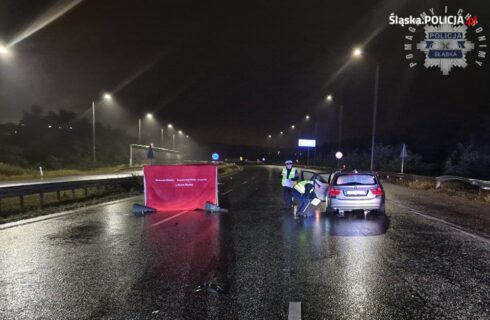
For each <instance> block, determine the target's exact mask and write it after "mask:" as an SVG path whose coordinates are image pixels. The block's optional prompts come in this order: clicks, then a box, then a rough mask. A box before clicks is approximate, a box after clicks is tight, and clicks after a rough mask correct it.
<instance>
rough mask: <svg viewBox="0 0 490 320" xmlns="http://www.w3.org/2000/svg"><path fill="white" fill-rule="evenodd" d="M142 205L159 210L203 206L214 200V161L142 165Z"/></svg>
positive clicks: (187, 208) (215, 172)
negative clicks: (196, 163)
mask: <svg viewBox="0 0 490 320" xmlns="http://www.w3.org/2000/svg"><path fill="white" fill-rule="evenodd" d="M143 174H144V179H145V205H146V206H148V207H151V208H155V209H157V210H159V211H169V210H194V209H203V208H204V205H205V203H206V201H209V202H211V203H213V204H217V192H218V170H217V167H216V166H215V165H168V166H145V167H144V168H143Z"/></svg>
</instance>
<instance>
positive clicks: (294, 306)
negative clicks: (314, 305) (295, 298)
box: [288, 302, 301, 320]
mask: <svg viewBox="0 0 490 320" xmlns="http://www.w3.org/2000/svg"><path fill="white" fill-rule="evenodd" d="M288 320H301V302H290V303H289V312H288Z"/></svg>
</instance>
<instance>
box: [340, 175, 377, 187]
mask: <svg viewBox="0 0 490 320" xmlns="http://www.w3.org/2000/svg"><path fill="white" fill-rule="evenodd" d="M373 184H376V178H375V177H374V176H372V175H370V174H348V175H347V174H346V175H341V176H338V177H337V181H336V183H335V185H337V186H349V185H373Z"/></svg>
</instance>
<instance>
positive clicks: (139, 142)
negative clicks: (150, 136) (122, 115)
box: [138, 118, 141, 144]
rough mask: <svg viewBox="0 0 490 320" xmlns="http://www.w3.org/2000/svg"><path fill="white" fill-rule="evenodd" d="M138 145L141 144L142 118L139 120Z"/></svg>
mask: <svg viewBox="0 0 490 320" xmlns="http://www.w3.org/2000/svg"><path fill="white" fill-rule="evenodd" d="M138 144H141V118H139V119H138Z"/></svg>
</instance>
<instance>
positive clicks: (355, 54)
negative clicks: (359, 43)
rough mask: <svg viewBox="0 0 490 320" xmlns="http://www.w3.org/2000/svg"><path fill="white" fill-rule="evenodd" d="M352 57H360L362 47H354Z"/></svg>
mask: <svg viewBox="0 0 490 320" xmlns="http://www.w3.org/2000/svg"><path fill="white" fill-rule="evenodd" d="M352 57H353V58H355V59H357V58H360V57H362V49H361V48H354V50H352Z"/></svg>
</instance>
